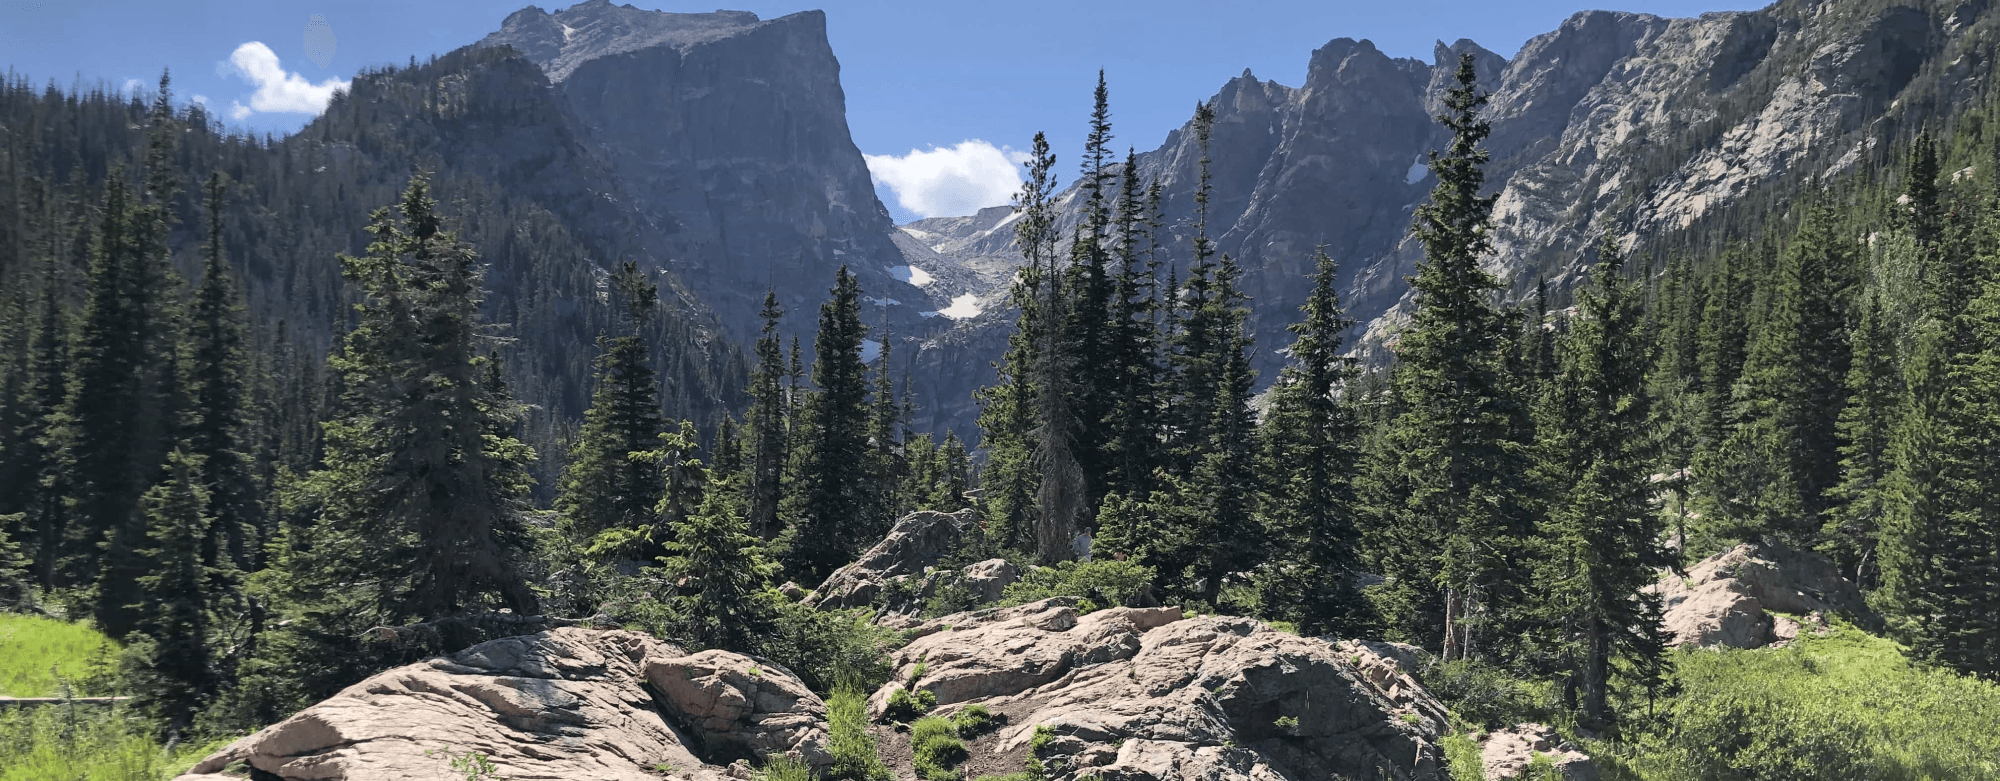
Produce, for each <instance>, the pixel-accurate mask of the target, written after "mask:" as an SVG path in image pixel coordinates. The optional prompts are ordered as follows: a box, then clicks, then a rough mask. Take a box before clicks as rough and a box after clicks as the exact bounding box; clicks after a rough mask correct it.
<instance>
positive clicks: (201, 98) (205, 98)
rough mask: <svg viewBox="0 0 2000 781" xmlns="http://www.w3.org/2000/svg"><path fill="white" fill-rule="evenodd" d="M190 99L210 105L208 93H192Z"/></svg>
mask: <svg viewBox="0 0 2000 781" xmlns="http://www.w3.org/2000/svg"><path fill="white" fill-rule="evenodd" d="M188 100H192V101H194V102H196V103H200V104H202V105H204V106H206V105H208V96H207V95H190V96H188Z"/></svg>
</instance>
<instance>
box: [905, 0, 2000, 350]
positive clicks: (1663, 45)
mask: <svg viewBox="0 0 2000 781" xmlns="http://www.w3.org/2000/svg"><path fill="white" fill-rule="evenodd" d="M1996 25H2000V22H1996V15H1995V14H1993V13H1991V12H1990V9H1989V8H1988V6H1987V4H1986V3H1985V2H1983V0H1974V1H1973V2H1965V3H1957V2H1938V1H1936V0H1932V1H1929V2H1908V3H1890V2H1881V1H1879V0H1859V1H1848V0H1834V1H1831V2H1800V1H1798V0H1785V1H1784V2H1779V3H1777V4H1774V5H1772V6H1770V7H1768V8H1765V9H1763V10H1759V11H1750V12H1730V13H1711V14H1706V15H1703V16H1701V17H1699V18H1695V19H1666V18H1661V17H1657V16H1650V15H1645V14H1633V13H1617V12H1609V11H1586V12H1583V13H1579V14H1576V15H1574V16H1572V17H1570V18H1569V19H1568V20H1567V21H1565V22H1564V23H1563V24H1562V26H1560V27H1559V28H1557V29H1555V30H1553V31H1550V32H1548V33H1545V34H1542V35H1539V36H1536V37H1535V38H1533V39H1531V40H1529V41H1528V42H1527V44H1526V45H1524V46H1523V47H1522V48H1521V50H1520V51H1519V52H1518V53H1517V54H1516V55H1515V56H1514V57H1512V58H1511V59H1510V58H1505V57H1501V56H1499V55H1497V54H1494V53H1493V52H1490V51H1487V50H1486V49H1483V48H1481V47H1480V46H1479V45H1478V44H1476V43H1473V42H1472V41H1469V40H1460V41H1458V42H1456V43H1453V44H1450V45H1446V44H1444V43H1442V42H1440V43H1439V44H1438V45H1437V48H1436V51H1435V54H1434V57H1433V59H1432V61H1431V62H1428V63H1427V62H1422V61H1418V60H1414V59H1403V58H1394V57H1390V56H1388V55H1386V54H1384V53H1382V52H1381V51H1380V50H1378V49H1376V48H1375V46H1374V45H1373V44H1371V43H1370V42H1368V41H1365V40H1364V41H1355V40H1351V39H1347V38H1336V39H1334V40H1332V41H1330V42H1328V43H1327V44H1326V45H1325V46H1323V47H1321V48H1319V49H1318V50H1316V51H1314V52H1313V53H1312V57H1311V60H1310V63H1309V65H1308V68H1307V72H1306V78H1305V83H1304V84H1303V85H1301V86H1297V87H1291V86H1285V85H1281V84H1277V83H1275V82H1270V81H1265V80H1261V79H1258V78H1257V77H1256V76H1254V75H1252V74H1251V73H1250V72H1248V71H1245V72H1244V73H1243V74H1242V75H1241V76H1239V77H1237V78H1234V79H1231V80H1230V81H1229V82H1228V83H1226V84H1224V85H1223V86H1222V88H1221V89H1220V90H1219V91H1218V92H1217V93H1216V94H1215V95H1214V96H1213V97H1212V98H1211V100H1213V101H1214V105H1215V107H1216V111H1217V115H1218V116H1217V119H1216V123H1215V127H1214V131H1213V141H1212V158H1213V164H1212V165H1213V186H1214V200H1213V202H1212V205H1211V217H1210V226H1209V231H1210V233H1211V235H1213V236H1216V237H1218V243H1219V248H1220V249H1221V250H1222V251H1224V252H1227V253H1229V254H1230V255H1232V256H1233V257H1235V258H1236V260H1237V261H1238V262H1239V263H1240V264H1242V265H1243V266H1244V268H1245V272H1246V274H1245V278H1244V279H1243V281H1242V287H1243V289H1244V290H1245V292H1247V293H1249V294H1250V295H1251V296H1253V301H1252V307H1253V309H1252V312H1251V315H1250V318H1249V324H1250V328H1251V329H1252V330H1253V332H1254V333H1255V336H1256V338H1257V345H1258V351H1257V353H1256V358H1255V366H1256V368H1257V369H1258V371H1259V376H1260V379H1261V380H1262V381H1264V382H1268V381H1270V380H1271V379H1272V378H1274V377H1275V376H1276V374H1277V370H1278V368H1279V367H1280V366H1281V365H1282V362H1283V356H1282V355H1281V354H1280V352H1279V351H1280V350H1281V349H1282V348H1283V347H1284V346H1285V345H1286V344H1288V343H1289V342H1290V337H1289V334H1287V333H1286V332H1285V327H1286V325H1288V324H1289V323H1291V322H1293V321H1294V320H1295V319H1296V317H1297V314H1298V307H1299V305H1300V304H1301V303H1302V301H1303V299H1304V297H1305V295H1306V292H1307V289H1308V285H1307V278H1308V275H1309V273H1310V271H1311V261H1310V259H1311V256H1312V253H1313V249H1314V247H1315V246H1317V245H1322V244H1324V245H1326V246H1327V248H1328V251H1329V252H1330V253H1331V254H1333V256H1334V257H1335V258H1336V259H1337V260H1338V261H1339V262H1340V263H1341V266H1342V270H1341V284H1342V294H1343V300H1344V303H1345V304H1346V305H1347V306H1348V307H1349V310H1350V313H1351V314H1352V315H1354V316H1356V317H1357V318H1358V319H1359V320H1360V322H1361V325H1360V326H1359V327H1358V328H1357V333H1356V336H1359V337H1364V338H1363V340H1362V342H1361V344H1360V346H1359V350H1360V351H1361V352H1362V353H1363V354H1364V355H1365V356H1367V357H1369V358H1370V359H1371V360H1372V361H1374V362H1376V363H1378V364H1379V363H1381V362H1384V361H1386V354H1385V353H1384V352H1383V350H1382V348H1383V346H1384V345H1385V344H1389V343H1392V342H1393V340H1394V336H1395V332H1396V330H1397V329H1398V328H1399V327H1400V324H1401V323H1403V322H1404V321H1405V320H1406V318H1407V314H1408V310H1409V305H1410V298H1409V286H1408V284H1407V282H1406V281H1405V280H1406V278H1407V277H1408V276H1410V275H1411V274H1413V273H1415V269H1416V263H1417V262H1418V260H1419V259H1420V258H1421V257H1422V251H1421V246H1420V245H1418V244H1417V243H1415V242H1414V241H1413V240H1411V239H1410V238H1408V235H1407V232H1408V228H1409V224H1410V217H1411V213H1412V210H1413V209H1414V208H1415V207H1416V206H1417V204H1419V203H1421V202H1422V201H1423V200H1424V199H1425V198H1426V197H1427V196H1428V193H1429V190H1430V188H1431V187H1432V186H1433V185H1434V184H1435V182H1436V180H1435V179H1434V178H1433V177H1431V176H1430V175H1429V172H1428V171H1427V170H1426V169H1425V168H1424V167H1423V163H1424V161H1425V159H1426V158H1425V155H1426V154H1427V153H1428V152H1429V151H1430V150H1432V149H1437V148H1439V147H1441V146H1442V145H1443V143H1444V141H1445V139H1446V135H1445V133H1444V132H1443V131H1442V129H1441V128H1440V127H1439V126H1438V125H1437V124H1436V123H1435V122H1433V121H1432V119H1431V116H1430V115H1431V114H1433V113H1434V112H1435V111H1436V110H1437V101H1438V97H1439V96H1440V95H1441V94H1442V91H1443V88H1444V86H1445V85H1446V83H1447V82H1448V80H1449V79H1450V78H1451V75H1452V72H1453V70H1454V69H1455V67H1456V66H1457V62H1458V60H1459V57H1460V55H1462V54H1471V55H1473V57H1474V59H1475V62H1476V67H1477V70H1478V73H1479V81H1480V84H1481V85H1482V86H1483V87H1484V88H1485V89H1487V90H1490V91H1491V93H1492V96H1491V101H1490V103H1489V104H1488V106H1487V109H1486V116H1487V117H1488V118H1489V119H1490V120H1491V121H1492V124H1493V132H1492V136H1491V137H1490V138H1489V139H1488V141H1487V143H1486V149H1488V150H1489V151H1490V153H1491V155H1492V162H1491V164H1490V165H1488V167H1487V176H1488V182H1489V183H1490V184H1491V186H1492V189H1493V191H1495V192H1498V194H1499V200H1498V203H1497V206H1496V208H1495V223H1496V224H1495V232H1494V239H1495V249H1496V251H1495V252H1494V254H1493V255H1492V257H1491V259H1490V261H1489V269H1490V270H1492V271H1493V272H1494V273H1496V274H1497V275H1499V276H1500V277H1501V279H1502V280H1504V281H1506V282H1508V283H1509V284H1510V285H1511V288H1512V290H1513V291H1514V293H1515V294H1516V295H1517V296H1518V295H1520V294H1524V293H1527V292H1529V291H1532V290H1533V289H1534V287H1535V283H1536V281H1537V279H1540V278H1546V279H1548V280H1549V281H1550V282H1551V284H1552V285H1553V286H1554V287H1555V288H1556V290H1557V294H1558V296H1559V297H1560V296H1561V295H1562V292H1563V291H1564V290H1565V289H1566V288H1567V287H1568V286H1569V285H1570V284H1571V283H1572V282H1573V281H1574V280H1575V278H1576V271H1577V269H1578V268H1579V267H1580V266H1581V265H1582V264H1583V262H1584V261H1585V260H1586V255H1587V248H1589V247H1592V246H1594V243H1595V241H1596V239H1597V237H1598V236H1599V235H1601V233H1602V231H1603V230H1604V229H1605V227H1604V226H1606V225H1613V226H1616V227H1615V228H1614V229H1615V230H1616V231H1618V233H1619V235H1620V236H1621V237H1622V238H1623V239H1624V241H1625V242H1626V244H1627V245H1628V246H1630V247H1636V248H1638V249H1640V250H1641V251H1642V253H1644V252H1650V253H1658V252H1663V251H1669V250H1671V249H1674V248H1679V247H1693V246H1701V247H1707V248H1712V247H1713V246H1714V245H1715V244H1717V243H1719V242H1721V241H1723V240H1725V238H1724V236H1723V231H1722V227H1723V226H1726V225H1731V224H1734V223H1733V221H1737V220H1741V219H1746V218H1745V217H1744V216H1743V214H1744V213H1749V212H1754V211H1758V210H1757V209H1741V210H1739V209H1737V208H1735V207H1738V206H1743V205H1747V204H1751V203H1758V204H1763V203H1766V202H1771V201H1777V202H1782V201H1784V200H1786V199H1789V198H1790V197H1791V196H1792V195H1793V194H1795V193H1796V192H1797V191H1798V190H1799V189H1800V188H1801V187H1802V183H1803V182H1806V181H1808V180H1810V179H1812V178H1814V177H1828V176H1834V175H1838V174H1839V173H1841V172H1843V171H1846V170H1848V169H1849V168H1850V167H1853V166H1854V165H1855V164H1856V163H1857V162H1860V161H1862V160H1868V161H1870V162H1874V163H1881V162H1883V161H1885V160H1888V159H1889V155H1890V153H1891V151H1892V150H1893V149H1894V148H1896V147H1897V145H1899V144H1901V143H1905V142H1907V140H1908V139H1909V138H1910V137H1911V136H1912V135H1914V133H1915V131H1916V129H1917V127H1918V126H1919V125H1920V124H1921V123H1923V122H1926V121H1932V122H1936V121H1941V120H1944V119H1948V118H1950V117H1951V116H1952V115H1953V114H1954V111H1955V107H1957V106H1961V105H1964V104H1965V103H1967V102H1968V98H1970V97H1973V96H1976V95H1979V94H1981V93H1982V92H1983V91H1984V90H1985V89H1986V88H1987V86H1988V85H1987V79H1988V74H1990V73H1991V68H1992V45H1993V42H1994V41H1995V39H1996V35H1995V28H1996ZM1113 88H1114V95H1115V94H1116V92H1115V88H1116V85H1113ZM1078 121H1079V122H1081V121H1082V118H1081V117H1079V118H1078ZM1199 158H1200V154H1199V151H1198V150H1197V149H1196V148H1195V144H1194V141H1193V139H1192V134H1191V132H1190V130H1189V128H1188V127H1187V126H1183V127H1182V128H1180V129H1177V130H1175V131H1173V132H1171V133H1169V134H1168V136H1167V139H1166V141H1165V143H1163V144H1162V145H1160V146H1159V147H1158V148H1156V149H1153V150H1152V151H1149V152H1144V153H1141V154H1140V155H1139V163H1138V164H1139V167H1140V174H1141V177H1142V179H1148V178H1155V177H1157V178H1158V180H1159V181H1160V183H1161V184H1162V186H1163V187H1164V188H1165V195H1166V197H1165V211H1166V216H1167V218H1168V220H1169V222H1170V225H1169V231H1170V232H1172V233H1173V234H1174V235H1175V236H1176V237H1177V238H1179V239H1180V240H1181V243H1180V246H1179V247H1178V248H1177V249H1179V250H1180V251H1181V252H1182V253H1183V254H1182V256H1181V257H1180V258H1179V259H1178V262H1179V263H1180V264H1182V266H1183V267H1185V264H1186V263H1187V262H1188V261H1187V257H1186V256H1185V254H1184V253H1185V252H1186V249H1185V240H1186V239H1187V238H1188V234H1189V230H1190V228H1189V224H1190V217H1191V214H1192V212H1193V197H1194V182H1195V178H1196V173H1195V172H1196V168H1195V163H1196V161H1197V160H1198V159H1199ZM1070 192H1071V193H1073V192H1074V190H1071V191H1070ZM1068 194H1069V193H1065V196H1067V195H1068ZM993 217H994V213H993V210H988V211H985V212H981V213H980V214H979V215H975V216H971V217H965V218H934V219H930V220H924V221H921V222H916V223H911V224H909V225H906V226H903V230H904V232H905V233H907V234H909V235H911V236H913V237H917V238H919V239H921V240H924V241H926V242H928V243H930V244H931V245H932V248H933V249H934V250H935V251H936V252H938V253H939V254H941V255H944V256H946V257H949V258H956V259H959V260H960V262H963V263H967V264H979V265H982V266H992V265H994V264H1005V263H1014V264H1018V263H1019V262H1020V261H1019V256H1018V252H1016V251H1015V249H1014V248H1013V247H1012V246H1011V244H1012V240H1013V237H1012V234H1011V232H1010V231H1007V230H1006V229H1005V228H1004V226H1002V227H1000V229H998V230H996V229H994V228H995V226H996V225H997V222H996V221H995V220H994V219H993ZM1077 218H1078V214H1077V212H1076V211H1075V210H1074V209H1073V208H1072V209H1070V210H1069V211H1068V212H1067V213H1066V214H1064V216H1063V218H1062V224H1061V229H1062V230H1063V232H1064V233H1067V232H1068V229H1069V228H1071V227H1073V226H1074V225H1075V224H1076V221H1077ZM1738 227H1740V226H1738ZM1737 235H1749V234H1743V233H1740V232H1739V233H1738V234H1737ZM980 292H981V293H982V300H988V301H993V302H995V303H993V304H992V305H990V306H989V311H990V310H991V309H995V308H998V307H999V304H998V301H1000V300H1001V298H1000V297H1002V296H1004V295H1005V287H1004V284H1003V285H1001V286H996V287H994V288H988V289H986V290H983V291H980ZM1010 321H1011V317H989V318H981V319H978V320H974V321H971V322H967V323H963V324H961V325H960V327H959V329H958V330H959V331H961V333H954V334H947V335H943V336H940V337H938V338H937V340H936V341H938V342H939V343H940V344H980V345H988V346H989V347H990V346H991V345H994V344H1004V339H996V338H995V337H992V336H990V335H985V334H983V333H981V331H982V329H1002V330H1004V328H1005V324H1006V323H1007V322H1010ZM995 354H997V353H995ZM990 377H991V371H990V370H983V375H982V377H981V378H978V379H971V378H967V379H966V380H964V381H965V382H968V383H970V384H973V385H977V384H981V383H983V382H985V381H988V380H990Z"/></svg>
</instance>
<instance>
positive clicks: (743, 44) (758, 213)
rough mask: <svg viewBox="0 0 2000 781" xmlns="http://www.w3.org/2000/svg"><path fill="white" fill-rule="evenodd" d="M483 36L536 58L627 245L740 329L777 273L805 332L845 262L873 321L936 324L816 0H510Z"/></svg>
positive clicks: (903, 329) (489, 43) (917, 326)
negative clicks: (638, 221)
mask: <svg viewBox="0 0 2000 781" xmlns="http://www.w3.org/2000/svg"><path fill="white" fill-rule="evenodd" d="M478 45H479V46H482V47H497V46H507V47H512V48H513V49H514V50H516V51H519V52H521V54H522V55H523V56H525V57H526V58H527V59H528V60H529V61H531V62H533V63H535V64H536V65H538V66H540V67H541V69H542V70H543V72H544V73H545V74H547V76H548V79H549V81H550V83H551V85H552V88H553V89H554V90H555V91H556V92H557V93H558V94H559V95H560V96H561V99H562V100H563V101H564V102H565V103H566V104H567V106H568V107H569V112H570V113H571V114H572V115H573V116H574V117H575V118H576V121H577V122H578V123H579V132H580V133H581V134H582V136H583V137H584V138H585V139H586V142H587V145H588V147H589V148H590V149H591V151H592V153H593V154H594V155H596V156H597V158H598V159H599V160H601V161H602V163H603V165H605V166H606V167H607V169H608V170H609V171H610V172H611V174H612V176H611V177H610V178H609V179H607V182H606V184H607V187H606V195H605V197H608V198H615V199H618V200H620V201H621V202H622V203H623V204H624V205H625V206H627V207H629V208H630V209H631V210H632V211H633V212H635V213H637V214H640V215H644V217H645V219H646V220H647V221H648V223H647V224H646V225H645V226H644V227H645V231H644V232H643V233H642V234H634V235H632V239H633V241H632V244H633V246H631V247H629V248H628V249H627V250H626V251H627V252H629V253H631V254H632V255H634V256H635V259H640V260H642V261H645V262H650V263H654V264H657V265H658V266H659V267H662V268H666V269H668V270H671V271H672V272H673V273H674V274H675V275H676V276H677V277H678V278H679V279H681V280H683V281H684V282H686V283H687V285H688V286H689V289H690V290H692V291H693V293H694V294H695V296H697V297H698V298H699V299H700V300H701V301H702V302H703V303H704V304H706V305H707V306H708V307H709V308H710V309H711V310H713V311H714V312H715V313H716V315H717V317H718V319H719V320H720V321H721V322H722V323H724V325H725V327H726V328H727V329H728V330H729V331H730V332H731V333H732V334H733V335H735V336H736V337H738V338H739V339H747V338H748V337H750V336H751V335H753V334H754V333H755V332H756V328H757V325H758V320H757V311H758V309H759V308H760V307H761V305H762V303H763V297H764V291H765V290H766V289H767V288H775V289H776V290H777V292H778V296H779V299H780V301H781V302H782V303H783V305H784V306H785V308H786V310H787V311H788V313H789V316H788V317H787V319H786V330H788V331H790V332H792V333H794V334H800V335H803V336H804V337H805V339H806V341H807V342H808V344H809V343H810V339H811V334H812V329H813V327H814V324H815V318H816V314H815V313H816V310H817V307H818V305H819V302H820V301H822V300H824V299H825V298H826V291H827V289H828V287H830V286H831V285H832V283H833V275H834V270H835V269H836V268H837V267H839V266H840V265H843V264H845V265H847V266H848V267H849V268H850V269H851V270H852V271H853V272H854V273H855V274H856V275H857V276H858V277H859V278H860V281H861V285H862V289H863V290H864V291H865V292H866V294H867V295H868V296H869V297H870V298H871V301H872V302H873V303H874V305H875V306H874V310H873V311H872V312H870V313H869V316H868V318H867V320H868V325H869V326H870V328H871V329H874V330H875V331H876V333H874V334H871V336H873V337H874V338H876V339H878V340H879V339H881V338H882V334H881V333H880V331H881V330H882V329H884V328H886V329H887V331H888V332H889V333H891V334H897V335H902V336H905V337H912V336H914V335H916V334H919V333H921V332H924V331H927V330H935V329H936V328H937V326H938V324H939V323H938V322H937V321H936V318H935V317H926V316H924V314H923V313H925V312H936V311H937V310H940V309H944V308H946V307H948V306H949V305H950V301H949V298H948V297H946V298H941V299H938V300H933V296H934V295H942V294H941V293H932V292H928V291H927V290H926V289H925V287H923V286H919V285H916V284H912V282H911V279H912V277H913V275H912V274H911V273H910V272H909V271H908V270H907V269H906V268H903V267H905V266H907V265H908V263H907V262H906V261H905V260H904V259H903V253H902V250H901V249H899V248H898V246H897V244H896V239H895V238H894V237H895V235H896V230H895V227H894V225H893V224H892V222H891V220H890V218H889V212H888V210H887V209H885V208H884V207H883V206H882V204H881V202H880V201H879V200H877V199H876V197H875V186H874V182H873V180H872V179H871V178H870V177H869V173H868V167H867V164H866V163H865V162H864V161H863V160H862V157H861V150H860V149H858V148H857V147H855V145H854V141H853V140H852V138H850V137H849V134H848V129H847V107H846V98H845V96H844V93H843V92H842V90H841V85H840V62H839V61H838V60H837V59H836V58H835V57H834V54H833V49H832V47H831V46H829V45H828V43H827V38H826V15H825V14H824V13H823V12H820V11H806V12H802V13H796V14H791V15H789V16H783V17H780V18H777V19H771V20H760V19H759V18H758V17H757V15H756V14H752V13H746V12H740V11H716V12H714V13H699V14H680V13H664V12H658V11H645V10H640V9H637V8H634V7H632V6H630V5H624V6H618V5H612V4H611V3H610V2H608V0H591V1H590V2H585V3H581V4H578V5H574V6H571V7H569V8H565V9H563V10H560V11H556V12H554V13H549V12H545V11H543V10H541V9H539V8H534V7H530V8H525V9H522V10H520V11H517V12H515V13H514V14H512V15H510V16H508V17H507V18H506V20H505V21H503V22H502V23H501V28H500V30H499V31H497V32H494V33H492V34H491V35H488V36H487V37H486V38H485V39H484V40H482V41H480V42H479V44H478ZM917 279H921V277H917Z"/></svg>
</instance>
